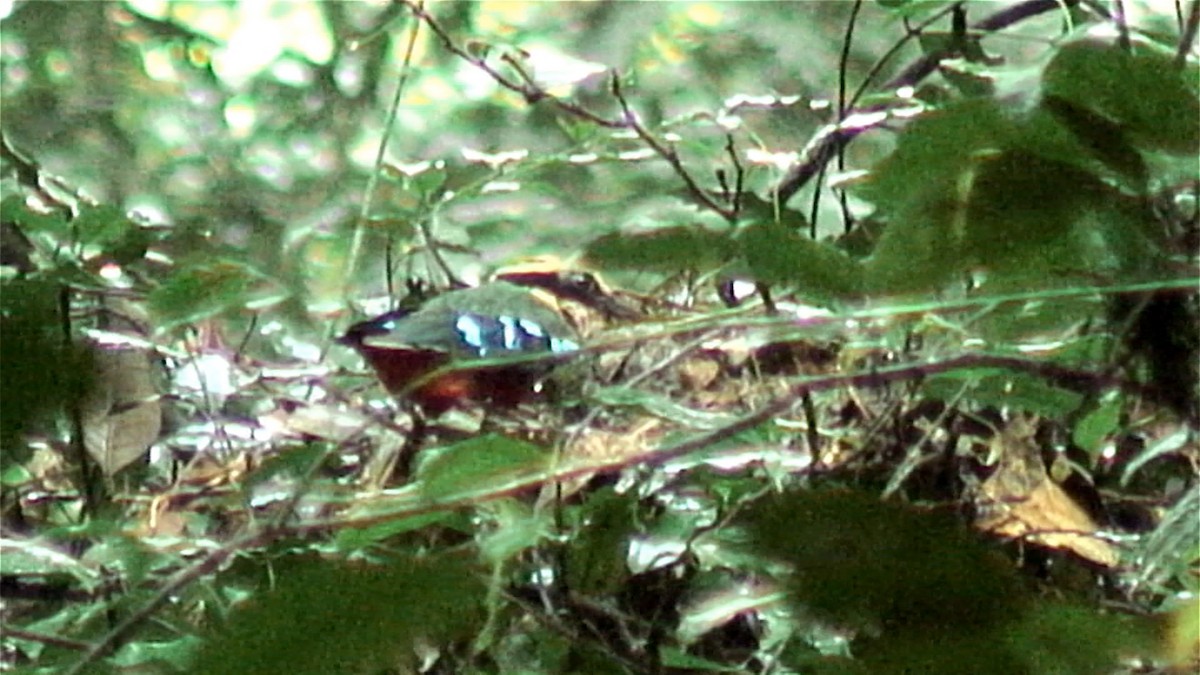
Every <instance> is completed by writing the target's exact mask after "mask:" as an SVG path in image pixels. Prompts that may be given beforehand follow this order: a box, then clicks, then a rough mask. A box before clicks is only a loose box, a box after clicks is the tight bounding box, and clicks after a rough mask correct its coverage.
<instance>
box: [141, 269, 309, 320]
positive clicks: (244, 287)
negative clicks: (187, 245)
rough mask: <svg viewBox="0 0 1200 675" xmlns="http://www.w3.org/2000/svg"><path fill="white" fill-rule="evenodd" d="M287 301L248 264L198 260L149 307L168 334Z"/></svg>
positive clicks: (156, 292) (153, 296)
mask: <svg viewBox="0 0 1200 675" xmlns="http://www.w3.org/2000/svg"><path fill="white" fill-rule="evenodd" d="M284 297H286V293H285V291H283V290H282V288H281V286H280V285H279V284H278V283H275V282H274V280H272V279H271V278H270V277H268V276H267V275H265V274H263V273H261V272H259V271H257V270H255V269H254V268H252V267H250V266H249V265H248V264H246V263H244V262H241V261H237V260H232V259H229V258H216V259H205V258H199V257H197V258H195V259H192V260H189V261H186V262H184V263H182V264H181V266H180V268H179V269H178V270H177V271H176V272H175V274H173V275H172V276H171V278H170V279H168V280H167V281H166V283H164V284H163V285H162V286H160V287H158V288H157V289H155V290H154V292H152V293H151V294H150V297H149V307H150V310H151V311H152V312H153V313H154V314H155V315H156V316H157V317H158V318H159V322H158V325H159V328H160V330H164V331H165V330H170V329H171V328H175V327H177V326H180V325H183V324H188V323H195V322H197V321H201V320H203V319H207V318H210V317H213V316H216V315H218V314H223V313H225V312H230V311H240V310H243V309H246V308H247V305H249V304H251V303H262V302H267V301H278V300H281V299H283V298H284Z"/></svg>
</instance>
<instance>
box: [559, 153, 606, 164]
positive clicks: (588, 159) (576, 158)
mask: <svg viewBox="0 0 1200 675" xmlns="http://www.w3.org/2000/svg"><path fill="white" fill-rule="evenodd" d="M598 159H600V155H597V154H596V153H594V152H582V153H579V154H577V155H570V156H569V157H567V161H568V162H570V163H572V164H591V163H592V162H595V161H596V160H598Z"/></svg>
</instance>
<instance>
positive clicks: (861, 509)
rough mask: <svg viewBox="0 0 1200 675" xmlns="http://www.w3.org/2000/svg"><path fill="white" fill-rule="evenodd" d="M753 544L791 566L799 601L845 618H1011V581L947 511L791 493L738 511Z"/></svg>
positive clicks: (953, 627) (947, 623)
mask: <svg viewBox="0 0 1200 675" xmlns="http://www.w3.org/2000/svg"><path fill="white" fill-rule="evenodd" d="M739 516H740V518H739V520H740V521H741V522H742V523H743V524H744V526H745V528H746V532H747V533H748V534H749V536H750V541H751V542H752V548H753V549H754V550H756V551H758V552H760V553H761V554H762V555H764V556H767V557H770V558H773V559H777V560H780V561H782V562H785V563H787V564H788V565H789V566H790V567H791V568H792V569H794V570H795V572H794V575H793V576H792V577H791V578H790V579H789V580H788V586H789V589H790V590H791V591H792V593H793V597H794V599H795V601H796V602H797V603H799V604H800V605H802V606H804V607H807V608H809V609H811V610H814V611H816V612H818V613H819V614H821V615H823V616H826V617H829V618H832V619H835V620H837V621H839V622H849V623H850V625H859V626H865V625H876V626H878V625H883V626H885V627H892V628H893V629H895V628H896V627H903V628H904V629H905V630H912V629H914V628H918V627H925V628H927V629H929V630H936V631H938V635H939V639H943V638H944V637H947V633H950V634H953V633H955V632H964V631H966V632H974V631H978V630H980V629H984V628H987V627H990V626H994V625H996V624H997V623H999V622H1003V621H1006V620H1008V619H1010V618H1012V617H1013V616H1014V614H1015V610H1017V609H1018V608H1019V607H1020V604H1021V600H1022V598H1021V595H1020V593H1019V592H1018V591H1019V586H1018V583H1017V579H1016V578H1015V577H1014V576H1013V574H1012V571H1011V569H1010V568H1009V566H1008V564H1007V563H1005V562H1004V560H1003V559H1002V558H1001V557H999V556H997V555H996V554H995V553H994V552H993V551H991V550H989V549H988V547H986V546H985V545H984V544H983V543H982V542H980V541H979V540H977V539H976V537H975V536H973V535H972V534H971V533H969V532H968V531H967V529H966V528H965V527H964V526H963V525H962V524H961V523H960V522H958V521H957V519H956V517H955V516H954V515H953V514H952V513H950V512H945V511H943V512H931V511H922V510H919V509H917V508H914V507H911V506H906V505H901V504H895V503H889V502H881V501H880V500H879V499H878V497H876V496H874V495H872V494H868V493H865V492H852V491H846V490H825V491H797V492H792V493H789V494H783V495H778V496H772V497H768V498H764V499H762V500H760V501H759V502H757V503H755V504H754V505H753V506H751V507H750V508H748V509H746V511H745V512H743V513H741V514H739Z"/></svg>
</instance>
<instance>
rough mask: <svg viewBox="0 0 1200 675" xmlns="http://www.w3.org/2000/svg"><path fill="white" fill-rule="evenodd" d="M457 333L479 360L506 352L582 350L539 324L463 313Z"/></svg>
mask: <svg viewBox="0 0 1200 675" xmlns="http://www.w3.org/2000/svg"><path fill="white" fill-rule="evenodd" d="M454 330H455V332H456V333H458V337H459V339H460V340H462V343H463V344H464V345H466V346H467V347H469V348H471V349H472V350H474V351H475V353H477V354H478V355H479V356H480V357H486V356H489V355H493V354H496V353H503V352H510V353H511V352H534V351H550V352H554V353H561V352H572V351H575V350H577V349H579V345H578V344H577V343H576V342H575V341H574V340H569V339H566V338H560V337H555V336H552V335H550V334H549V333H548V332H547V331H546V329H545V328H544V327H542V325H541V324H539V323H537V322H536V321H533V320H530V319H523V318H520V317H514V316H496V317H492V316H484V315H482V314H475V313H473V312H464V313H462V314H459V315H458V317H457V318H456V319H455V320H454Z"/></svg>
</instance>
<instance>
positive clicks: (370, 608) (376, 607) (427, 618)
mask: <svg viewBox="0 0 1200 675" xmlns="http://www.w3.org/2000/svg"><path fill="white" fill-rule="evenodd" d="M273 577H274V578H275V579H276V580H277V582H276V584H275V585H274V586H273V587H272V588H264V589H261V590H260V592H259V593H257V594H255V595H254V596H253V597H252V598H251V599H249V600H246V601H245V602H244V603H243V604H241V605H239V606H238V607H236V608H235V609H234V611H233V614H232V616H231V617H230V618H229V620H228V622H227V623H226V624H225V625H222V626H218V627H216V628H215V629H213V630H212V631H211V632H210V633H209V635H208V637H207V640H206V642H205V644H204V645H203V646H202V647H201V648H200V649H199V650H198V653H197V654H196V657H195V661H194V663H193V665H192V667H191V668H190V669H189V670H188V672H190V673H197V674H204V675H207V674H209V673H213V674H217V673H220V674H221V675H240V674H243V673H244V674H246V675H249V674H251V673H291V674H293V675H308V674H310V673H311V674H312V675H324V674H325V673H344V672H373V671H376V670H379V669H381V668H394V667H396V666H397V664H399V663H404V662H409V663H411V662H412V661H414V660H415V659H416V656H415V654H414V651H413V650H414V647H417V646H418V644H417V642H416V641H417V640H428V641H432V642H433V644H439V643H441V642H442V641H445V640H450V639H454V638H461V637H464V636H465V633H466V631H467V630H468V629H469V628H470V627H472V626H474V625H476V624H477V622H478V621H479V619H480V617H481V614H482V613H481V607H480V601H481V600H482V598H483V597H484V586H483V584H482V583H481V582H480V581H479V579H478V577H477V576H476V571H475V570H474V569H472V567H471V566H470V565H469V564H468V562H467V561H466V559H464V558H462V557H461V556H453V555H446V556H430V557H426V558H401V559H398V560H395V561H392V562H390V563H388V564H386V565H368V564H351V563H347V562H343V561H337V560H320V559H316V558H303V559H300V560H297V561H285V562H279V563H276V564H274V565H273ZM414 665H415V664H414Z"/></svg>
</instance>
